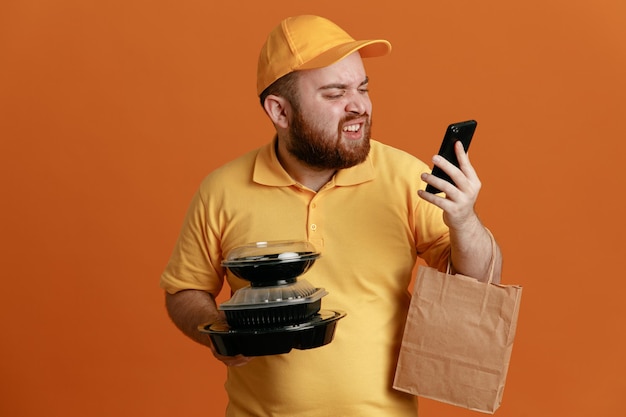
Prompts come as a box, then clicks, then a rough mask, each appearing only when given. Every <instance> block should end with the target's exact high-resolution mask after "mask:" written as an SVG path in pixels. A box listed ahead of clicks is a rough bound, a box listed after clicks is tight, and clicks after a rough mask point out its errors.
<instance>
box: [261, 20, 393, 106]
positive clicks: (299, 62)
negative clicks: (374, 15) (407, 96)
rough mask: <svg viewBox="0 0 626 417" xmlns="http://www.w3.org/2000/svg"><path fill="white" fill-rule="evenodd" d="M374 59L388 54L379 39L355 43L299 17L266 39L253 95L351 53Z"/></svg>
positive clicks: (328, 25) (327, 24)
mask: <svg viewBox="0 0 626 417" xmlns="http://www.w3.org/2000/svg"><path fill="white" fill-rule="evenodd" d="M357 50H359V52H360V53H361V56H362V57H364V58H366V57H377V56H384V55H387V54H388V53H389V52H391V44H390V43H389V42H388V41H386V40H383V39H375V40H362V41H357V40H355V39H354V38H352V37H351V36H350V35H348V34H347V33H346V32H345V31H344V30H343V29H341V28H340V27H339V26H337V25H336V24H334V23H333V22H331V21H330V20H328V19H325V18H323V17H319V16H312V15H302V16H294V17H288V18H287V19H285V20H283V21H282V22H280V24H279V25H278V26H276V27H275V28H274V29H273V30H272V31H271V32H270V34H269V36H268V37H267V40H266V41H265V44H264V45H263V48H261V54H260V55H259V64H258V67H257V94H258V95H261V93H262V92H263V90H265V89H266V88H267V87H269V86H270V85H271V84H272V83H273V82H274V81H276V80H278V79H279V78H280V77H282V76H283V75H286V74H289V73H290V72H293V71H296V70H304V69H312V68H321V67H326V66H328V65H331V64H333V63H335V62H337V61H339V60H341V59H343V58H345V57H346V56H348V55H350V54H351V53H352V52H354V51H357Z"/></svg>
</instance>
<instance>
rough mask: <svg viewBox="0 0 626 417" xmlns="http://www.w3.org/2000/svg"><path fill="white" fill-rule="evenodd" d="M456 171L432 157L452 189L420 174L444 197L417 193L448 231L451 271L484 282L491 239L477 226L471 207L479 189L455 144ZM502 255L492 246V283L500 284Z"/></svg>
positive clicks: (444, 162)
mask: <svg viewBox="0 0 626 417" xmlns="http://www.w3.org/2000/svg"><path fill="white" fill-rule="evenodd" d="M455 151H456V156H457V158H458V160H459V168H457V167H455V166H454V165H452V164H451V163H450V162H448V161H447V160H445V159H444V158H442V157H441V156H439V155H436V156H435V157H433V162H434V164H435V165H437V166H438V167H440V168H441V169H442V170H443V171H444V172H445V173H446V174H448V175H449V176H450V178H452V180H453V181H454V183H455V184H456V187H455V186H454V185H452V184H450V183H449V182H447V181H445V180H442V179H441V178H437V177H435V176H433V175H431V174H422V179H423V180H424V181H426V182H427V183H428V184H432V185H433V186H435V187H437V188H438V189H439V190H441V191H443V192H444V193H445V195H446V196H445V197H442V196H439V195H434V194H431V193H427V192H426V191H423V190H419V191H418V194H419V196H420V197H421V198H423V199H424V200H426V201H428V202H430V203H432V204H434V205H436V206H437V207H440V208H441V209H442V210H443V212H444V213H443V220H444V222H445V223H446V225H448V227H449V228H450V245H451V262H452V266H453V268H454V270H455V271H457V272H459V273H461V274H463V275H468V276H472V277H476V278H479V279H481V280H482V281H487V279H488V278H489V267H490V265H491V257H492V246H491V238H490V236H489V233H488V232H487V230H485V227H484V226H483V225H482V223H481V222H480V220H479V218H478V216H477V215H476V212H475V211H474V205H475V204H476V200H477V198H478V193H479V191H480V188H481V183H480V179H479V178H478V176H477V175H476V171H474V168H473V167H472V165H471V164H470V161H469V157H468V156H467V154H466V153H465V151H464V150H463V145H462V144H461V142H457V143H456V144H455ZM501 272H502V254H501V252H500V248H499V247H498V245H497V244H496V258H495V268H494V275H493V282H494V283H498V282H500V275H501Z"/></svg>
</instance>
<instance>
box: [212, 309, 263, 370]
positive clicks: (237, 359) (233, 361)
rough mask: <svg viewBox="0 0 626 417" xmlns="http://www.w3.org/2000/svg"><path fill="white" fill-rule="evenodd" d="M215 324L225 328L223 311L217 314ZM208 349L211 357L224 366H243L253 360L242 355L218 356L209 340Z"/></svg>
mask: <svg viewBox="0 0 626 417" xmlns="http://www.w3.org/2000/svg"><path fill="white" fill-rule="evenodd" d="M217 323H223V324H224V325H225V326H227V324H226V316H225V314H224V312H223V311H220V312H219V318H218V320H217ZM209 347H210V348H211V352H213V356H215V357H216V358H217V360H219V361H221V362H222V363H224V365H226V366H243V365H245V364H247V363H248V362H250V361H251V360H252V359H253V358H251V357H249V356H244V355H236V356H224V355H220V354H219V353H218V352H217V350H216V349H215V346H213V342H211V339H210V338H209Z"/></svg>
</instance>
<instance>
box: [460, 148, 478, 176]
mask: <svg viewBox="0 0 626 417" xmlns="http://www.w3.org/2000/svg"><path fill="white" fill-rule="evenodd" d="M454 152H455V154H456V159H457V160H458V161H459V169H460V170H461V171H462V172H463V173H464V174H465V176H466V177H468V178H469V179H470V181H471V180H472V179H474V178H477V175H476V170H474V167H473V166H472V164H471V162H470V158H469V154H468V153H467V152H465V148H463V144H462V143H461V142H460V141H458V142H456V143H455V144H454Z"/></svg>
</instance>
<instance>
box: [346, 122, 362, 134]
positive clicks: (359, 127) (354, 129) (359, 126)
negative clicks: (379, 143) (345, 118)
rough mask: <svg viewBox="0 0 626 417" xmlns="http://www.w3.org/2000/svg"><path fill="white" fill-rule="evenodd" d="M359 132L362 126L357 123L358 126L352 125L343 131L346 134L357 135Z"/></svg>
mask: <svg viewBox="0 0 626 417" xmlns="http://www.w3.org/2000/svg"><path fill="white" fill-rule="evenodd" d="M359 130H361V124H360V123H357V124H352V125H347V126H344V127H343V131H344V132H352V133H356V132H358V131H359Z"/></svg>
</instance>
